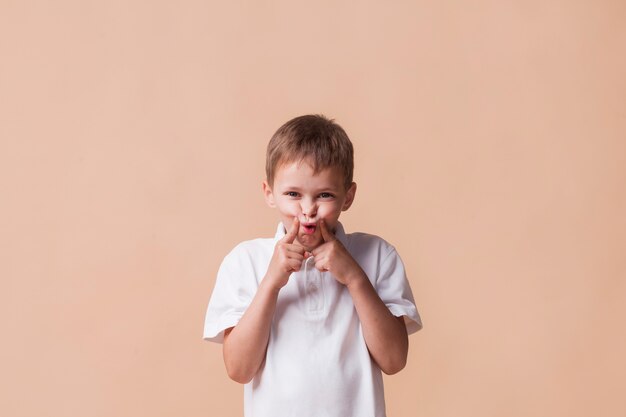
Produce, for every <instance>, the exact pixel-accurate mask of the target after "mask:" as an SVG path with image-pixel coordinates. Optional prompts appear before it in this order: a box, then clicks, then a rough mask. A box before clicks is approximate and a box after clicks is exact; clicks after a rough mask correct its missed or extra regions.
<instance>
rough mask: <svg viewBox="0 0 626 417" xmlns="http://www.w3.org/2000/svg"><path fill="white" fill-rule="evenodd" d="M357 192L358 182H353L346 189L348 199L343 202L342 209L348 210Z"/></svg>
mask: <svg viewBox="0 0 626 417" xmlns="http://www.w3.org/2000/svg"><path fill="white" fill-rule="evenodd" d="M355 194H356V182H353V183H352V184H351V185H350V188H348V191H346V200H345V201H344V202H343V206H342V207H341V211H346V210H348V209H349V208H350V206H351V205H352V202H353V201H354V195H355Z"/></svg>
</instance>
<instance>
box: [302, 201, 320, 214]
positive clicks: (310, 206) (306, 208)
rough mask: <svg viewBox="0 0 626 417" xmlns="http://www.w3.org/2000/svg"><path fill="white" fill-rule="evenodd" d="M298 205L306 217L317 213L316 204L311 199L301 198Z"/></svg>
mask: <svg viewBox="0 0 626 417" xmlns="http://www.w3.org/2000/svg"><path fill="white" fill-rule="evenodd" d="M300 206H301V208H302V214H304V215H305V216H306V217H315V215H316V214H317V206H316V205H315V203H314V202H313V201H311V200H307V199H304V200H302V203H301V204H300Z"/></svg>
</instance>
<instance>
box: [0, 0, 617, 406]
mask: <svg viewBox="0 0 626 417" xmlns="http://www.w3.org/2000/svg"><path fill="white" fill-rule="evenodd" d="M223 3H229V5H224V4H223ZM234 3H235V2H212V3H210V2H201V1H187V2H165V1H156V2H155V1H131V2H129V1H126V0H124V1H119V0H117V1H101V2H85V1H68V0H62V1H48V2H44V1H35V2H18V1H7V0H3V1H2V2H0V53H1V56H0V59H1V63H0V137H1V142H0V190H1V196H2V201H1V204H0V259H1V262H0V276H1V279H2V281H1V288H0V326H1V328H2V343H1V344H0V369H1V372H0V415H2V416H11V417H23V416H64V417H79V416H80V417H91V416H103V417H105V416H106V417H109V416H134V417H135V416H186V417H187V416H189V417H194V416H224V417H228V416H239V415H241V409H242V406H241V403H242V389H241V387H240V386H238V385H237V384H236V383H234V382H230V381H229V380H228V379H227V377H226V374H225V371H224V369H223V365H222V360H221V350H220V347H219V346H217V345H211V344H208V343H206V342H203V341H202V340H201V335H202V325H203V319H204V312H205V308H206V304H207V302H208V297H209V295H210V291H211V288H212V286H213V282H214V277H215V272H216V270H217V267H218V265H219V262H220V261H221V259H222V257H223V256H224V255H225V254H226V253H227V251H228V250H230V248H232V247H233V245H235V244H236V243H237V242H239V241H241V240H244V239H249V238H252V237H258V236H270V235H272V233H273V231H274V228H275V224H276V222H277V217H276V215H275V213H273V212H272V211H271V210H270V209H269V208H267V207H266V206H265V205H264V203H263V200H262V196H261V192H260V183H261V180H262V177H263V158H264V147H265V145H266V143H267V140H268V139H269V137H270V135H271V134H272V133H273V132H274V130H275V129H276V128H277V127H278V126H279V125H280V124H281V123H283V122H284V121H286V120H287V119H289V118H291V117H293V116H296V115H300V114H303V113H311V112H322V113H324V114H326V115H328V116H331V117H334V118H336V120H337V121H338V122H339V123H340V124H342V125H343V126H344V127H345V128H346V130H347V131H348V133H349V134H350V136H351V137H352V139H353V142H354V144H355V147H356V172H355V178H356V181H357V182H358V184H359V190H358V194H357V199H356V202H355V204H354V206H353V207H352V208H351V209H350V211H349V212H347V213H346V214H345V216H344V217H342V220H343V222H344V224H345V225H346V228H347V229H348V230H351V231H358V230H362V231H369V232H372V233H376V234H379V235H381V236H383V237H385V238H386V239H388V240H390V241H391V242H393V243H394V244H395V245H396V246H397V248H398V249H399V251H400V254H401V255H402V256H403V258H404V259H405V262H406V266H407V269H408V273H409V274H410V281H411V284H412V286H413V290H414V292H415V296H416V299H417V302H418V307H419V308H420V312H421V313H422V316H423V320H424V325H425V327H424V330H422V331H421V332H419V333H418V334H416V335H415V336H412V337H411V349H410V358H409V363H408V366H407V368H406V369H405V370H404V371H403V372H402V373H400V374H398V375H396V376H393V377H389V378H387V379H386V382H387V385H386V387H387V402H388V411H389V415H390V417H409V416H411V417H413V416H430V417H435V416H436V417H444V416H450V417H453V416H454V417H457V416H463V417H487V416H494V417H495V416H498V417H500V416H509V417H526V416H567V417H578V416H580V417H589V416H623V415H625V414H626V407H625V406H624V400H623V390H624V380H625V378H626V359H625V355H624V351H625V350H626V338H625V335H624V334H625V333H624V324H623V321H624V318H625V317H626V303H625V302H624V301H625V299H626V298H625V294H626V262H625V259H626V256H625V253H624V252H625V248H626V217H625V216H624V213H626V193H625V190H626V116H625V115H626V113H625V111H626V110H625V109H626V83H625V81H624V80H625V79H626V78H625V77H624V74H626V58H625V57H626V53H625V51H626V26H625V25H624V21H625V19H626V7H625V5H624V3H623V2H615V1H613V2H611V1H593V2H592V1H588V2H571V1H548V2H545V1H537V2H529V1H516V2H499V1H483V2H472V3H471V4H470V2H458V3H457V4H455V3H453V2H404V1H399V2H367V3H369V4H365V3H361V4H359V5H357V4H356V2H354V3H348V2H338V1H335V2H330V1H325V2H307V3H304V2H302V3H300V2H293V1H281V2H273V3H271V2H252V1H251V2H246V4H245V5H241V4H234ZM237 3H239V2H237Z"/></svg>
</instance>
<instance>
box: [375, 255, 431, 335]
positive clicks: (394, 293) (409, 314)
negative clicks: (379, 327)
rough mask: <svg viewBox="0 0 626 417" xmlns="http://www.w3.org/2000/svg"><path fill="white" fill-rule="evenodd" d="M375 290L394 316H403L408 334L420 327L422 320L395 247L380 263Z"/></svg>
mask: <svg viewBox="0 0 626 417" xmlns="http://www.w3.org/2000/svg"><path fill="white" fill-rule="evenodd" d="M376 291H377V292H378V295H379V297H380V298H381V300H383V302H384V303H385V305H386V306H387V308H389V311H391V313H392V314H393V315H394V316H396V317H402V316H404V322H405V324H406V329H407V333H408V334H413V333H415V332H417V331H418V330H420V329H421V328H422V320H421V318H420V315H419V313H418V311H417V307H416V306H415V299H414V298H413V292H412V291H411V287H410V286H409V281H408V280H407V278H406V272H405V270H404V264H403V263H402V259H400V255H398V252H397V251H396V250H395V249H392V250H391V251H390V252H389V253H388V254H387V255H386V257H385V258H384V259H383V261H382V263H381V265H380V272H379V275H378V278H377V280H376Z"/></svg>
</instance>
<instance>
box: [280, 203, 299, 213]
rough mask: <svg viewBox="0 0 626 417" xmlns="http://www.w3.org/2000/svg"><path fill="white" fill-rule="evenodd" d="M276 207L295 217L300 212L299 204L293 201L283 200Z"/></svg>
mask: <svg viewBox="0 0 626 417" xmlns="http://www.w3.org/2000/svg"><path fill="white" fill-rule="evenodd" d="M276 207H277V208H278V210H279V211H280V212H281V213H283V214H285V215H288V216H290V217H294V216H297V215H298V214H299V206H298V205H297V204H294V202H292V201H281V202H279V203H278V204H276Z"/></svg>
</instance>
